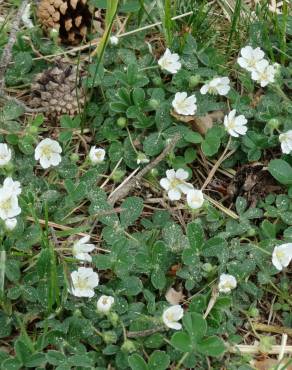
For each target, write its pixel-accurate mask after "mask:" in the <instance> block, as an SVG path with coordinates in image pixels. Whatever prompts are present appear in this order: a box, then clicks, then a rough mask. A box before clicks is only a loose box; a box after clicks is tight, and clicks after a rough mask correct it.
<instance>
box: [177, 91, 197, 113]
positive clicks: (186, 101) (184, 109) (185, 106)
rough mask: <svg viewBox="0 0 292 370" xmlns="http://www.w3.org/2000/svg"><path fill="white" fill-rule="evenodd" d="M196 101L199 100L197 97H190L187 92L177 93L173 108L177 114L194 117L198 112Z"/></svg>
mask: <svg viewBox="0 0 292 370" xmlns="http://www.w3.org/2000/svg"><path fill="white" fill-rule="evenodd" d="M196 101H197V99H196V97H195V95H191V96H189V97H188V94H187V93H186V92H177V93H176V94H175V96H174V99H173V101H172V106H173V108H174V110H175V111H176V113H178V114H182V115H185V116H192V115H194V114H195V113H196V110H197V105H196Z"/></svg>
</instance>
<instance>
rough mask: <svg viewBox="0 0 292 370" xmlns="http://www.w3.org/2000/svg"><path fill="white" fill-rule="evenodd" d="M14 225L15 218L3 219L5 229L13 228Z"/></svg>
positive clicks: (15, 223) (15, 222) (10, 229)
mask: <svg viewBox="0 0 292 370" xmlns="http://www.w3.org/2000/svg"><path fill="white" fill-rule="evenodd" d="M16 225H17V220H16V218H8V219H7V220H5V228H6V230H7V231H12V230H14V229H15V227H16Z"/></svg>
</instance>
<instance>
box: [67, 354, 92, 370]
mask: <svg viewBox="0 0 292 370" xmlns="http://www.w3.org/2000/svg"><path fill="white" fill-rule="evenodd" d="M68 363H69V364H70V365H72V366H82V368H83V367H90V368H92V359H91V358H90V357H89V355H86V354H85V355H83V354H81V355H79V354H76V355H73V356H71V357H70V358H69V359H68Z"/></svg>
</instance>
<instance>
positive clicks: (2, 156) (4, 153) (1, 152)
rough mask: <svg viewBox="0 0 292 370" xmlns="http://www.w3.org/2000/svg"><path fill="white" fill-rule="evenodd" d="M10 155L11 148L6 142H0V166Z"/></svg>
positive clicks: (3, 164)
mask: <svg viewBox="0 0 292 370" xmlns="http://www.w3.org/2000/svg"><path fill="white" fill-rule="evenodd" d="M11 157H12V153H11V150H10V149H9V147H8V145H7V144H3V143H1V144H0V167H2V166H5V165H6V164H7V163H8V162H9V161H10V160H11Z"/></svg>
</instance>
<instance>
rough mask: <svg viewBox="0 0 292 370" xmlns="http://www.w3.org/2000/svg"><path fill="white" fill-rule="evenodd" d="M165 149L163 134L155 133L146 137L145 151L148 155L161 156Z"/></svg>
mask: <svg viewBox="0 0 292 370" xmlns="http://www.w3.org/2000/svg"><path fill="white" fill-rule="evenodd" d="M163 148H164V141H163V138H162V135H161V133H159V132H153V133H152V134H150V135H149V136H147V137H146V139H145V140H144V143H143V149H144V152H145V154H146V155H149V156H153V155H157V154H159V153H160V152H161V151H162V150H163Z"/></svg>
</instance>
